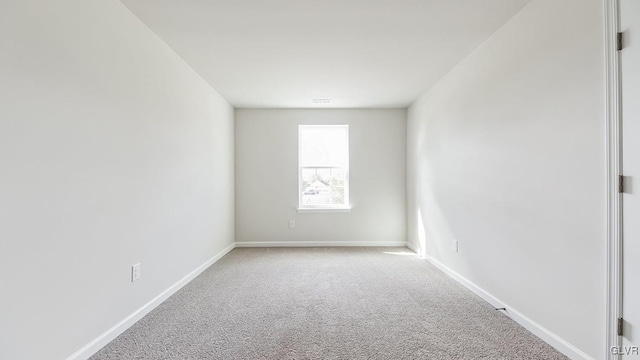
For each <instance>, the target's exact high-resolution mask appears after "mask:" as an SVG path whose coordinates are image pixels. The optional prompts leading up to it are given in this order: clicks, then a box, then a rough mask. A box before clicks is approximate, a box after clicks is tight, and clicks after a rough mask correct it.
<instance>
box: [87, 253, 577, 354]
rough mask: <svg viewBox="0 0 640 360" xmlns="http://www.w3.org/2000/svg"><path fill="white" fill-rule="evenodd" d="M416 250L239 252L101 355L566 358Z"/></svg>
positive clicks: (181, 292) (160, 307)
mask: <svg viewBox="0 0 640 360" xmlns="http://www.w3.org/2000/svg"><path fill="white" fill-rule="evenodd" d="M410 253H411V251H410V250H408V249H406V248H267V249H257V248H254V249H242V248H240V249H235V250H233V251H232V252H230V253H229V254H227V255H226V256H225V257H224V258H222V259H220V260H219V261H218V262H217V263H216V264H214V265H213V266H211V267H210V268H209V269H207V270H206V271H205V272H203V273H202V274H201V275H200V276H198V277H197V278H196V279H195V280H193V281H192V282H191V283H189V284H188V285H187V286H185V287H184V288H183V289H182V290H180V291H179V292H178V293H176V294H175V295H174V296H172V297H171V298H170V299H168V300H167V301H165V302H164V303H163V304H161V305H160V306H159V307H158V308H157V309H155V310H154V311H152V312H151V313H150V314H149V315H147V316H146V317H144V318H143V319H142V320H140V321H139V322H138V323H136V324H135V325H134V326H133V327H131V328H130V329H129V330H127V331H126V332H125V333H123V334H122V335H121V336H120V337H118V338H117V339H115V340H114V341H112V342H111V343H110V344H108V345H107V346H106V347H105V348H103V349H102V350H101V351H99V352H98V353H97V354H96V355H94V356H93V357H92V359H93V360H104V359H119V360H121V359H181V360H185V359H243V360H244V359H436V360H440V359H491V360H497V359H505V360H506V359H509V360H514V359H532V360H533V359H535V360H542V359H566V357H564V356H563V355H561V354H560V353H558V352H557V351H556V350H554V349H553V348H552V347H551V346H549V345H548V344H546V343H544V342H543V341H542V340H540V339H539V338H537V337H535V336H534V335H532V334H531V333H529V332H528V331H527V330H525V329H524V328H522V327H521V326H520V325H518V324H516V323H515V322H513V321H512V320H511V319H509V318H508V317H507V316H505V315H503V314H502V313H500V312H499V311H496V310H494V308H493V307H492V306H491V305H489V304H488V303H486V302H485V301H483V300H482V299H481V298H479V297H477V296H476V295H475V294H473V293H471V292H470V291H468V290H467V289H465V288H464V287H462V286H461V285H459V284H458V283H457V282H455V281H454V280H452V279H451V278H449V277H448V276H446V275H444V274H443V273H442V272H440V271H439V270H437V269H436V268H434V267H433V266H431V265H430V264H429V263H428V262H427V261H425V260H422V259H419V258H418V257H417V256H415V255H407V254H410Z"/></svg>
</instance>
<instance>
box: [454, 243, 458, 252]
mask: <svg viewBox="0 0 640 360" xmlns="http://www.w3.org/2000/svg"><path fill="white" fill-rule="evenodd" d="M453 251H454V252H458V240H453Z"/></svg>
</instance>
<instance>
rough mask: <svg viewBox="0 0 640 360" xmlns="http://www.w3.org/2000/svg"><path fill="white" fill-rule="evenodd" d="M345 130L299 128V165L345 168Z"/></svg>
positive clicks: (346, 152) (336, 128)
mask: <svg viewBox="0 0 640 360" xmlns="http://www.w3.org/2000/svg"><path fill="white" fill-rule="evenodd" d="M347 136H348V135H347V128H346V127H343V126H338V127H334V126H328V127H301V129H300V165H301V166H336V167H345V166H346V165H347V162H348V160H349V159H348V154H349V150H348V138H347Z"/></svg>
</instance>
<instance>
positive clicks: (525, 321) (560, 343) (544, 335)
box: [407, 244, 594, 360]
mask: <svg viewBox="0 0 640 360" xmlns="http://www.w3.org/2000/svg"><path fill="white" fill-rule="evenodd" d="M407 247H408V248H410V249H412V250H414V249H413V247H415V246H413V245H409V244H407ZM414 251H416V250H414ZM424 258H425V259H426V260H427V261H429V262H430V263H431V264H433V265H434V266H435V267H437V268H438V269H440V270H441V271H442V272H444V273H445V274H447V275H449V276H450V277H451V278H453V279H454V280H456V281H457V282H459V283H460V284H462V285H463V286H465V287H466V288H467V289H469V290H471V291H472V292H474V293H475V294H476V295H478V296H480V297H481V298H483V299H484V300H485V301H486V302H488V303H489V304H491V305H493V306H495V307H497V308H498V307H503V308H506V309H507V310H506V311H505V312H504V313H506V315H507V316H509V317H510V318H511V319H513V321H515V322H517V323H518V324H520V325H522V327H524V328H525V329H527V330H529V331H530V332H531V333H533V334H534V335H536V336H537V337H539V338H540V339H542V340H544V341H545V342H546V343H548V344H549V345H551V346H553V347H554V348H556V350H558V351H560V352H561V353H563V354H565V355H566V356H568V357H569V358H570V359H572V360H594V358H592V357H591V356H589V355H587V354H585V353H584V352H583V351H581V350H580V349H578V348H577V347H575V346H573V345H571V344H570V343H569V342H568V341H566V340H564V339H563V338H561V337H560V336H558V335H556V334H554V333H552V332H551V331H549V330H548V329H547V328H545V327H543V326H542V325H540V324H538V323H537V322H535V321H533V320H531V319H529V318H528V317H526V316H525V315H523V314H522V313H520V312H518V311H517V310H515V309H513V308H512V307H510V306H509V305H507V304H505V303H504V302H502V301H500V299H498V298H497V297H495V296H493V295H491V294H490V293H489V292H487V291H485V290H484V289H482V288H481V287H479V286H478V285H476V284H474V283H473V282H471V281H469V280H468V279H467V278H465V277H464V276H462V275H460V274H458V273H457V272H455V271H453V270H451V269H450V268H449V267H447V266H446V265H444V264H442V263H441V262H439V261H438V260H436V259H434V258H432V257H430V256H428V255H427V256H425V257H424Z"/></svg>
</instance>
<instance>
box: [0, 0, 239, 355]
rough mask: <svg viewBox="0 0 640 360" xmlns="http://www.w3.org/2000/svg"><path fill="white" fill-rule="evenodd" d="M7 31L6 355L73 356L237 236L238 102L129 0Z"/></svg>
mask: <svg viewBox="0 0 640 360" xmlns="http://www.w3.org/2000/svg"><path fill="white" fill-rule="evenodd" d="M0 44H2V47H1V48H0V79H1V80H0V164H1V165H0V166H1V172H2V175H1V176H0V221H1V225H0V284H2V285H1V287H0V319H2V320H1V321H0V358H2V359H12V360H19V359H64V358H66V357H67V356H69V355H71V354H72V353H74V352H75V351H76V350H78V349H79V348H81V347H82V346H84V345H85V344H87V343H89V342H90V341H91V340H92V339H94V338H95V337H96V336H98V335H100V334H101V333H103V332H104V331H106V330H107V329H109V328H110V327H112V326H113V325H115V324H116V323H117V322H119V321H121V320H123V319H124V318H125V317H126V316H128V315H129V314H131V313H133V312H134V311H135V310H136V309H138V308H139V307H141V306H142V305H143V304H145V303H146V302H148V301H149V300H151V299H152V298H154V297H155V296H157V295H158V294H160V293H161V292H162V291H164V290H165V289H167V288H168V287H169V286H170V285H172V284H174V283H175V282H176V281H178V280H179V279H181V278H182V277H183V276H185V275H187V274H188V273H190V272H191V271H192V270H194V269H195V268H197V267H198V266H199V265H201V264H203V263H205V262H206V261H207V260H208V259H210V258H211V257H212V256H214V255H215V254H217V253H218V252H220V251H221V250H222V249H223V248H225V247H226V246H228V245H230V244H232V242H233V231H234V228H233V108H232V107H231V106H230V105H229V104H228V103H227V102H226V101H225V100H224V99H223V98H221V97H220V96H219V95H218V94H217V93H216V91H215V90H213V89H212V88H211V87H209V86H208V85H207V84H206V83H205V82H204V81H203V80H202V79H201V78H200V77H199V76H198V75H197V74H196V73H194V71H192V70H191V69H190V68H189V67H188V66H187V65H186V64H185V63H184V62H183V61H182V60H181V59H180V58H179V57H178V56H177V55H176V54H175V53H173V52H172V50H171V49H169V48H168V47H167V46H166V45H165V44H164V43H163V42H162V41H161V40H160V39H159V38H158V37H156V36H155V35H154V34H153V33H152V32H151V31H150V30H148V29H147V28H146V27H145V25H143V24H142V23H141V22H140V21H139V20H138V19H137V18H135V17H134V16H133V15H132V14H131V13H130V12H129V11H128V10H127V9H126V8H125V7H124V6H123V5H122V4H121V3H120V2H119V1H116V0H103V1H84V0H60V1H51V2H49V1H37V0H10V1H2V2H1V4H0ZM137 262H141V264H142V277H141V279H140V280H138V281H137V282H135V283H131V282H130V266H131V265H132V264H134V263H137Z"/></svg>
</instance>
